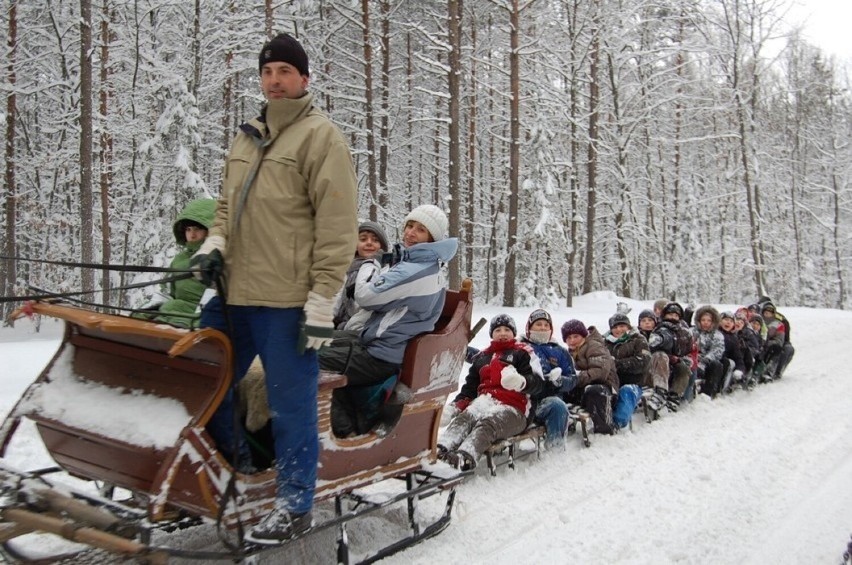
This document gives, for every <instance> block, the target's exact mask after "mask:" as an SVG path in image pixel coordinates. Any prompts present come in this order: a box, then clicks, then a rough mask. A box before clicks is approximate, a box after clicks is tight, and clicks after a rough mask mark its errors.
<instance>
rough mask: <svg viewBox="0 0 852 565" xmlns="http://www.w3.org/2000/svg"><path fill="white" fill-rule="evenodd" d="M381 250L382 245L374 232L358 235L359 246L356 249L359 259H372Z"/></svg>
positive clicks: (365, 231) (364, 232) (363, 232)
mask: <svg viewBox="0 0 852 565" xmlns="http://www.w3.org/2000/svg"><path fill="white" fill-rule="evenodd" d="M381 248H382V244H381V242H380V241H379V238H378V237H377V236H376V234H374V233H373V232H371V231H367V230H364V231H362V232H360V233H359V234H358V246H357V247H356V248H355V251H356V253H357V254H358V257H361V258H365V257H372V256H373V255H375V254H376V252H377V251H378V250H379V249H381Z"/></svg>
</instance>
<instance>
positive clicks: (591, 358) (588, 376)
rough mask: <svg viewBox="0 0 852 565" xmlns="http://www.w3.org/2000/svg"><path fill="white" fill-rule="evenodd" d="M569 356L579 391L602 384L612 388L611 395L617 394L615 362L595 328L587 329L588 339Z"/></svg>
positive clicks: (617, 383) (617, 384)
mask: <svg viewBox="0 0 852 565" xmlns="http://www.w3.org/2000/svg"><path fill="white" fill-rule="evenodd" d="M571 356H572V357H573V358H574V368H575V369H576V371H577V388H578V389H579V390H583V389H584V388H585V387H586V386H587V385H591V384H604V385H609V386H610V388H612V392H613V394H615V393H617V392H618V387H619V381H618V372H617V371H616V369H615V360H614V359H613V358H612V355H610V353H609V350H608V349H607V348H606V345H605V344H604V339H603V337H602V336H601V334H600V332H598V330H597V328H595V327H591V328H589V335H588V337H586V340H585V341H584V342H583V344H582V345H580V347H578V348H577V350H576V351H572V352H571Z"/></svg>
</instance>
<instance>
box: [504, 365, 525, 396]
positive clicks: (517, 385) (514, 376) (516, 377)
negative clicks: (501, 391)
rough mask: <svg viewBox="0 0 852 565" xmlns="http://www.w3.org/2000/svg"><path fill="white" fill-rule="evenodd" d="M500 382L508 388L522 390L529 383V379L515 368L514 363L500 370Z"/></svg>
mask: <svg viewBox="0 0 852 565" xmlns="http://www.w3.org/2000/svg"><path fill="white" fill-rule="evenodd" d="M500 384H501V385H502V386H503V388H505V389H506V390H514V391H518V392H520V391H522V390H524V387H525V386H526V385H527V381H526V379H525V378H524V377H523V376H521V374H520V373H519V372H518V370H517V369H515V368H514V367H513V366H512V365H507V366H505V367H503V370H502V371H500Z"/></svg>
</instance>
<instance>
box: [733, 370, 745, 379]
mask: <svg viewBox="0 0 852 565" xmlns="http://www.w3.org/2000/svg"><path fill="white" fill-rule="evenodd" d="M734 380H735V381H738V382H739V381H741V380H743V372H742V371H740V370H739V369H736V370H735V371H734Z"/></svg>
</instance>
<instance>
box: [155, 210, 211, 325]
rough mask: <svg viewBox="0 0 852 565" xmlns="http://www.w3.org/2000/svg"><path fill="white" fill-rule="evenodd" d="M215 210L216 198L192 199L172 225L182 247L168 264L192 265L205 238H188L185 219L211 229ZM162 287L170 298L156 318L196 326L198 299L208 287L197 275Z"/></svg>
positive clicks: (184, 267)
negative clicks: (189, 241)
mask: <svg viewBox="0 0 852 565" xmlns="http://www.w3.org/2000/svg"><path fill="white" fill-rule="evenodd" d="M215 214H216V200H214V199H212V198H201V199H198V200H193V201H191V202H190V203H189V204H187V205H186V207H185V208H184V209H183V211H182V212H181V213H180V214H179V215H178V217H177V219H176V220H175V223H174V225H173V227H172V229H173V231H174V234H175V241H177V243H178V245H180V246H181V247H182V248H183V249H181V251H180V253H178V254H177V255H175V258H174V259H172V262H171V264H170V265H169V266H170V267H171V268H172V269H189V260H190V259H192V256H193V255H194V254H195V252H196V251H198V248H199V247H201V244H202V243H203V242H202V241H196V242H193V243H187V242H186V235H185V232H186V225H185V224H186V222H187V221H191V222H195V223H198V224H201V225H202V226H204V227H205V228H207V230H208V231H209V230H210V228H211V227H212V226H213V218H214V216H215ZM163 290H164V291H168V292H167V293H168V295H169V296H170V297H171V298H170V299H169V300H167V301H166V302H165V303H163V304H162V305H161V306H160V308H159V310H160V315H159V316H157V317H156V318H154V321H156V322H164V323H166V324H172V325H173V326H179V327H183V328H197V327H198V318H199V316H200V315H201V312H200V310H198V302H199V301H200V300H201V295H202V294H204V291H205V290H207V287H206V286H204V285H203V284H201V283H200V282H199V281H198V280H196V279H195V278H194V277H190V278H188V279H182V280H179V281H177V282H173V283H170V284H169V286H168V288H165V289H163ZM169 314H189V315H191V316H192V317H186V316H170V315H169Z"/></svg>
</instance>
